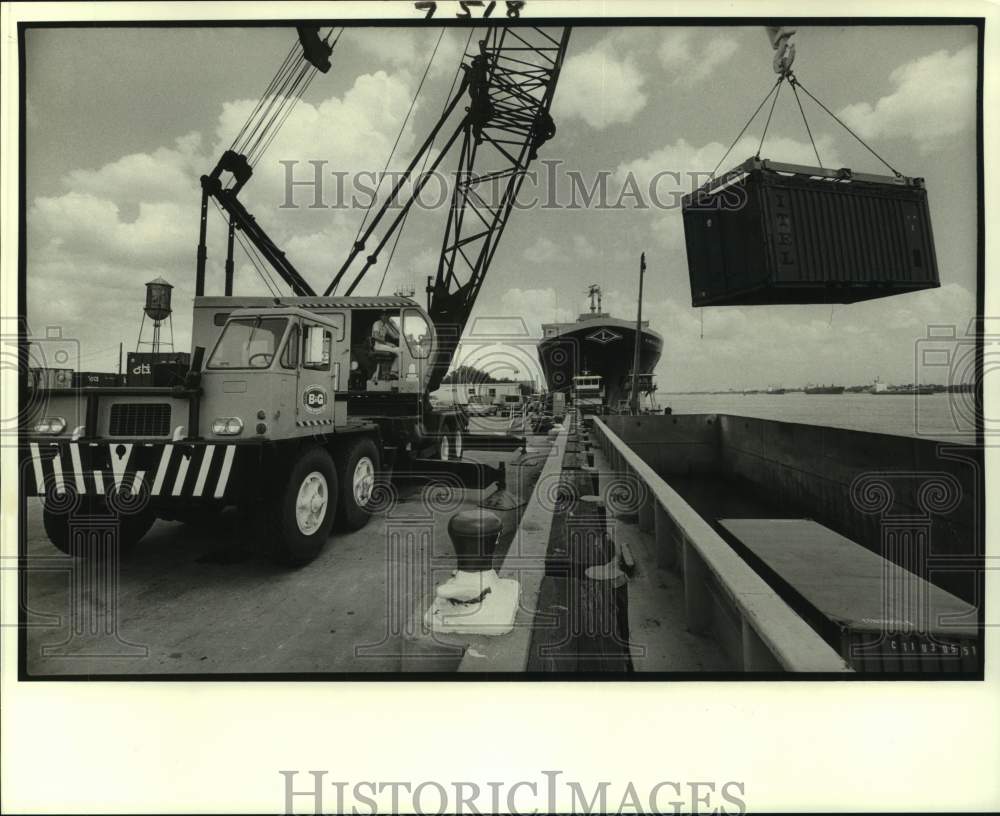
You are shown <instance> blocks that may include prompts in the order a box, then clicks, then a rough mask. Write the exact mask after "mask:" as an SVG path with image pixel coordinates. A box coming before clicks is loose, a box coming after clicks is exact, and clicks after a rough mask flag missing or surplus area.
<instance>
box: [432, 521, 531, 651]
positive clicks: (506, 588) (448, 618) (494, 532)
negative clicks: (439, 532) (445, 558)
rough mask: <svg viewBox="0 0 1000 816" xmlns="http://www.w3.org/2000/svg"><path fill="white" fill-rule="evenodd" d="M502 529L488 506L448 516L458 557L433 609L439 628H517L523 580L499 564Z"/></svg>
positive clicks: (489, 631)
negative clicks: (504, 574) (505, 573)
mask: <svg viewBox="0 0 1000 816" xmlns="http://www.w3.org/2000/svg"><path fill="white" fill-rule="evenodd" d="M502 532H503V522H501V521H500V518H499V517H498V516H496V515H495V514H493V513H491V512H489V511H488V510H482V509H479V510H463V511H460V512H458V513H456V514H455V515H453V516H452V517H451V519H450V520H449V521H448V537H449V538H450V539H451V543H452V546H453V547H454V548H455V559H456V562H457V563H456V569H455V571H454V573H453V574H452V576H451V578H449V579H448V580H447V581H445V582H444V583H443V584H441V585H440V586H438V588H437V590H436V591H435V598H434V602H433V603H432V604H431V607H430V609H428V610H427V615H426V622H427V624H428V626H430V628H431V629H432V630H433V631H435V632H442V633H447V632H452V633H466V634H481V635H503V634H506V633H507V632H509V631H510V630H511V629H513V628H514V616H515V615H516V614H517V605H518V597H519V594H520V584H519V583H518V582H517V581H514V580H512V579H507V578H500V577H498V576H497V573H496V570H495V569H494V567H493V558H494V555H495V553H496V547H497V543H498V542H499V540H500V535H501V533H502Z"/></svg>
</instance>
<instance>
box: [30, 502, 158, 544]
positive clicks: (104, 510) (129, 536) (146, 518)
mask: <svg viewBox="0 0 1000 816" xmlns="http://www.w3.org/2000/svg"><path fill="white" fill-rule="evenodd" d="M91 515H93V516H106V517H108V518H109V520H110V513H109V511H108V506H107V504H106V503H105V502H104V501H103V500H100V499H87V498H83V497H81V504H80V507H79V508H78V509H77V510H75V511H70V512H66V511H62V512H60V511H53V510H51V509H49V508H48V507H44V508H42V526H43V527H44V528H45V534H46V535H47V536H48V538H49V541H51V542H52V545H53V546H54V547H55V548H56V549H57V550H59V551H60V552H64V553H66V555H72V556H75V557H77V558H90V557H92V556H96V557H99V558H103V557H105V556H106V555H108V552H107V550H105V549H103V548H101V547H100V546H97V547H83V548H78V547H75V546H74V545H73V543H72V542H71V541H70V519H71V517H74V516H75V517H79V516H91ZM155 521H156V516H155V515H154V514H153V513H152V512H151V511H149V510H148V509H146V510H144V511H143V512H140V513H137V514H136V515H129V516H123V517H122V518H121V519H120V521H119V525H118V553H119V556H120V557H125V556H126V555H127V554H128V553H129V552H130V551H131V550H132V549H133V548H134V547H135V545H136V544H138V543H139V540H140V539H141V538H142V537H143V536H144V535H146V533H148V532H149V530H150V528H151V527H152V526H153V523H154V522H155Z"/></svg>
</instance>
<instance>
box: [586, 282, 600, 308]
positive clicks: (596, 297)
mask: <svg viewBox="0 0 1000 816" xmlns="http://www.w3.org/2000/svg"><path fill="white" fill-rule="evenodd" d="M587 294H588V295H590V313H591V314H592V315H599V314H601V287H600V286H598V285H597V284H596V283H592V284H590V287H589V288H588V289H587Z"/></svg>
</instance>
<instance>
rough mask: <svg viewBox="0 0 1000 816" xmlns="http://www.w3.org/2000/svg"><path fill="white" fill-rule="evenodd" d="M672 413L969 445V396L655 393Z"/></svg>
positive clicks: (971, 429) (972, 436)
mask: <svg viewBox="0 0 1000 816" xmlns="http://www.w3.org/2000/svg"><path fill="white" fill-rule="evenodd" d="M657 403H658V404H659V405H661V406H670V408H671V409H672V410H673V412H674V413H675V414H735V415H738V416H749V417H758V418H761V419H776V420H782V421H786V422H802V423H805V424H808V425H829V426H832V427H834V428H848V429H850V430H854V431H871V432H873V433H884V434H896V435H898V436H916V437H921V438H927V439H939V440H942V441H947V442H964V443H966V444H974V443H975V413H974V407H973V395H972V394H921V395H909V396H895V395H894V396H876V395H874V394H804V393H801V392H796V393H790V394H746V395H743V394H658V395H657Z"/></svg>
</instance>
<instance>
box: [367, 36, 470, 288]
mask: <svg viewBox="0 0 1000 816" xmlns="http://www.w3.org/2000/svg"><path fill="white" fill-rule="evenodd" d="M475 31H476V30H475V29H474V28H471V29H469V36H468V39H466V41H465V50H464V51H463V52H462V53H466V52H467V51H468V50H469V43H470V42H472V35H473V34H474V33H475ZM440 42H441V41H440V40H438V44H440ZM461 73H462V63H461V61H459V64H458V67H457V68H456V69H455V75H454V76H453V77H452V80H451V87H450V88H449V89H448V94H447V95H446V96H445V98H444V102H443V103H442V105H441V112H442V114H443V113H444V110H445V108H446V107H447V106H448V100H449V99H451V96H452V94H453V93H454V92H455V83H457V82H458V76H459V74H461ZM432 150H434V140H432V141H431V146H430V148H429V149H428V151H427V152H426V153H425V154H424V163H423V165H422V166H421V167H420V175H423V174H424V171H425V170H426V169H427V160H428V159H429V158H430V155H431V151H432ZM407 218H409V212H407V214H406V217H404V218H403V220H402V221H401V222H400V224H399V229H398V230H397V231H396V240H395V241H394V242H393V244H392V249H391V250H390V251H389V260H387V261H386V262H385V269H383V270H382V280H381V281H379V284H378V291H376V293H375V294H376V295H381V294H382V287H383V286H385V279H386V276H387V275H388V274H389V267H391V266H392V259H393V258H394V257H395V255H396V247H397V246H399V239H400V238H402V237H403V231H404V230H405V229H406V224H407ZM359 235H360V233H359Z"/></svg>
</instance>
